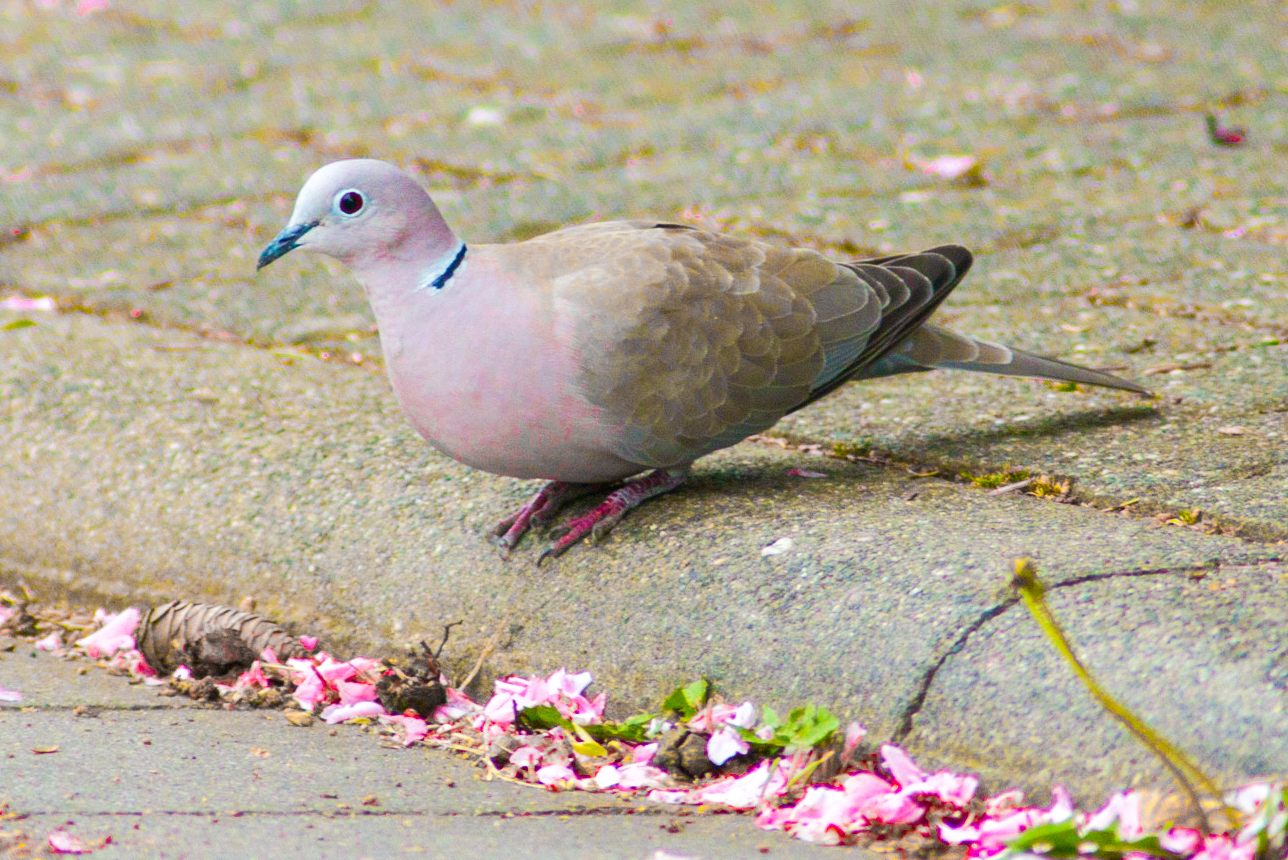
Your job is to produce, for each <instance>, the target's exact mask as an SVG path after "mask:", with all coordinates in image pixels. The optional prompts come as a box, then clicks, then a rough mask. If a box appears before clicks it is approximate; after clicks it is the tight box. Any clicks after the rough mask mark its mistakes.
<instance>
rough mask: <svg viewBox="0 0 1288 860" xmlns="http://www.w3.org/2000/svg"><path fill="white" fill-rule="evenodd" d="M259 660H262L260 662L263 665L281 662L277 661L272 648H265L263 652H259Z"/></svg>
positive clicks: (275, 653)
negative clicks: (263, 663)
mask: <svg viewBox="0 0 1288 860" xmlns="http://www.w3.org/2000/svg"><path fill="white" fill-rule="evenodd" d="M259 659H260V660H262V661H263V662H265V663H280V662H282V661H281V660H278V659H277V652H276V651H274V650H273V649H272V648H265V649H264V650H263V651H260V652H259Z"/></svg>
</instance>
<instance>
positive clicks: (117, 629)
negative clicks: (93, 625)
mask: <svg viewBox="0 0 1288 860" xmlns="http://www.w3.org/2000/svg"><path fill="white" fill-rule="evenodd" d="M140 617H141V616H140V614H139V610H137V609H135V608H134V607H133V606H131V607H130V608H129V609H126V610H124V611H122V612H119V613H117V614H116V615H105V616H104V619H105V623H104V624H103V627H102V629H100V630H98V631H97V632H95V633H91V634H90V635H88V636H86V637H85V638H84V639H77V640H76V645H77V646H78V647H80V648H84V649H85V651H86V652H87V653H88V654H89V656H91V657H98V656H99V655H100V654H105V655H111V654H114V653H116V652H117V651H120V650H122V649H125V650H129V649H131V648H133V647H134V629H135V628H136V627H138V626H139V618H140Z"/></svg>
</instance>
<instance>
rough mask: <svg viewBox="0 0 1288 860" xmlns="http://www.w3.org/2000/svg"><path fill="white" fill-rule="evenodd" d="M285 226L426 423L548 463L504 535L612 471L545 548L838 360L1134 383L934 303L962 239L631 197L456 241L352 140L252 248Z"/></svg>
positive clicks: (766, 417) (665, 486)
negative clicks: (777, 242) (749, 228)
mask: <svg viewBox="0 0 1288 860" xmlns="http://www.w3.org/2000/svg"><path fill="white" fill-rule="evenodd" d="M294 248H304V249H308V250H313V251H320V252H322V253H324V254H328V255H330V256H332V257H334V258H336V259H337V260H339V261H340V262H342V263H344V264H346V265H347V266H348V267H349V268H350V269H352V270H353V273H354V275H356V276H357V279H358V280H359V281H360V282H361V283H362V285H363V287H364V288H365V289H366V292H367V298H368V299H369V300H370V302H371V306H372V309H373V310H374V311H375V315H376V321H377V323H378V325H379V329H380V340H381V345H382V348H383V350H384V357H385V367H386V370H387V372H388V374H389V379H390V381H391V383H392V384H393V389H394V393H395V395H396V396H397V398H398V402H399V404H400V405H401V406H402V409H403V411H404V412H406V414H407V417H408V418H409V419H410V420H411V422H412V424H413V425H415V427H416V429H417V430H418V431H419V432H420V434H421V435H422V436H424V437H425V439H426V440H427V441H428V442H429V443H430V444H431V445H433V446H434V447H435V448H437V449H438V450H439V451H441V452H443V453H444V454H446V455H448V456H449V457H452V458H453V459H456V460H459V461H460V462H462V463H465V464H466V465H468V466H471V467H473V468H476V469H481V470H483V471H486V472H493V473H496V474H500V475H510V476H513V477H516V478H543V479H545V480H547V481H549V482H550V483H548V484H547V485H545V486H544V487H543V488H542V489H541V490H540V492H538V493H537V494H536V495H535V496H534V497H533V498H532V499H531V501H529V502H528V503H527V504H526V505H524V506H523V507H522V508H520V509H519V510H518V511H516V512H515V513H514V514H513V515H512V516H510V517H507V518H506V519H505V520H503V521H502V522H501V523H500V524H499V525H498V526H497V529H496V535H497V537H498V538H499V542H500V543H501V545H502V546H503V547H505V548H506V549H507V550H509V549H513V548H514V547H515V546H516V545H517V544H518V543H519V541H520V539H521V538H522V537H523V535H524V533H525V532H527V531H528V529H529V528H530V527H532V526H537V525H545V524H548V523H550V522H551V521H552V520H553V518H554V515H555V514H556V512H557V511H558V510H559V508H560V506H561V505H563V504H564V503H565V502H567V501H569V500H570V499H573V498H576V497H578V496H581V495H584V494H587V493H591V492H595V491H598V490H604V491H610V492H609V493H608V495H607V497H606V498H605V500H604V501H603V503H602V504H600V505H599V506H598V507H596V508H594V509H593V510H591V511H590V512H589V513H587V514H585V515H583V516H579V517H575V518H573V519H570V520H568V521H567V522H566V523H564V524H563V525H562V526H560V530H561V532H562V535H561V536H560V537H559V538H558V539H557V540H556V541H555V542H554V543H553V544H551V545H550V547H549V548H548V549H547V550H546V551H545V553H543V554H542V556H541V558H545V557H546V556H548V555H551V554H554V555H558V554H560V553H562V552H563V551H564V550H565V549H567V548H568V547H569V546H571V545H572V544H574V543H576V542H577V541H578V540H580V539H581V538H583V537H585V536H586V535H587V534H593V535H594V536H595V537H599V536H602V535H603V534H604V533H606V532H607V531H609V530H610V529H611V528H612V527H613V526H614V525H616V524H617V522H618V521H619V520H621V518H622V516H624V515H625V514H626V512H627V511H629V510H630V509H632V508H634V507H636V506H637V505H639V504H640V503H641V502H643V501H644V500H646V499H649V498H651V497H653V496H656V495H659V494H661V493H665V492H667V491H669V490H673V489H675V488H676V487H678V486H679V485H680V484H681V483H683V482H684V480H685V478H686V476H687V475H688V472H689V468H690V466H691V465H692V464H693V461H694V460H696V459H698V458H699V457H701V456H703V455H704V454H709V453H711V452H712V451H716V450H719V449H720V448H725V447H728V446H730V445H733V444H735V443H737V442H738V441H740V440H742V439H744V438H746V437H747V436H750V435H752V434H753V433H759V432H761V431H763V430H766V429H768V428H770V427H772V426H773V425H774V423H775V422H776V421H778V419H780V418H782V417H783V416H784V415H787V414H789V413H791V412H794V411H796V410H797V409H801V408H803V407H805V406H808V405H809V404H810V403H813V402H814V401H815V400H818V399H819V398H821V397H824V396H826V395H827V394H830V393H831V392H832V391H834V390H836V389H837V388H839V387H840V386H841V385H843V384H844V383H846V382H849V381H851V380H856V379H872V378H875V377H881V376H889V375H892V374H898V373H909V372H915V371H923V370H929V369H931V368H936V367H945V368H954V369H959V370H976V371H983V372H986V373H998V374H1006V375H1011V376H1030V377H1042V378H1046V379H1057V380H1066V381H1070V382H1078V383H1086V384H1088V385H1101V386H1106V387H1108V388H1119V389H1123V390H1125V391H1135V392H1141V393H1148V392H1146V391H1145V389H1143V388H1141V387H1140V386H1138V385H1135V384H1133V383H1130V382H1126V381H1124V380H1121V379H1118V378H1117V377H1114V376H1110V375H1109V374H1107V373H1101V372H1099V371H1095V370H1090V369H1087V368H1083V367H1078V366H1076V365H1073V364H1067V363H1065V362H1062V361H1057V360H1055V359H1051V358H1041V357H1039V356H1036V355H1032V354H1030V353H1026V352H1022V351H1020V350H1018V349H1012V348H1010V347H1006V346H1002V345H1001V344H997V343H991V342H989V341H983V340H977V339H974V338H971V337H966V336H964V335H959V334H955V333H953V332H950V331H947V330H945V329H942V328H939V327H937V326H932V325H930V324H928V323H927V322H926V319H927V318H928V317H929V316H930V315H931V313H933V312H934V310H935V308H937V307H938V306H939V304H940V302H942V301H943V300H944V299H945V298H946V297H947V296H948V294H949V292H951V291H952V289H953V288H954V287H955V286H957V284H958V283H959V282H960V281H961V279H962V277H963V276H964V275H965V274H966V271H967V270H968V269H969V268H970V265H971V253H970V252H969V251H968V250H966V249H965V248H962V247H960V246H958V245H945V246H942V247H938V248H932V249H930V250H928V251H923V252H921V253H919V254H906V255H894V256H888V257H879V258H873V259H864V260H854V261H848V262H835V261H833V260H829V259H828V258H826V257H824V256H823V255H822V254H819V253H818V252H816V251H812V250H808V249H805V248H780V247H776V246H774V245H769V244H766V243H764V242H758V241H755V240H753V239H740V238H736V237H733V236H726V235H720V234H717V233H711V232H708V231H706V230H703V229H700V228H697V227H692V226H687V225H684V224H673V223H669V222H664V221H654V220H647V219H633V220H628V221H605V222H599V223H590V224H580V225H576V226H572V227H565V228H563V229H561V230H556V231H554V232H552V233H547V234H545V235H542V236H537V237H536V238H533V239H528V240H526V241H523V242H513V243H509V244H501V245H472V246H469V247H468V248H467V246H466V245H465V243H464V242H463V241H461V240H460V239H458V238H457V237H456V235H455V234H454V233H453V232H452V230H451V228H450V227H448V226H447V223H446V222H445V221H444V220H443V217H442V215H440V214H439V211H438V208H437V207H436V206H435V205H434V202H433V201H432V200H431V199H430V197H429V195H428V194H426V193H425V191H424V190H423V189H422V188H421V187H420V185H419V184H417V182H416V180H415V179H414V178H413V177H411V176H410V175H408V174H407V173H405V172H403V171H402V170H400V169H399V168H397V167H395V166H393V165H391V164H387V163H385V162H381V161H375V160H370V159H357V160H351V161H338V162H335V163H333V164H328V165H326V166H325V167H322V168H321V169H319V170H318V171H317V172H315V173H314V174H313V175H312V176H311V177H309V179H308V181H307V182H305V184H304V187H303V188H302V189H301V190H300V193H299V197H298V198H297V199H296V201H295V210H294V212H292V214H291V220H290V223H289V224H287V226H286V228H285V229H283V230H282V232H281V233H280V234H278V236H277V238H275V239H274V240H273V241H272V242H271V243H270V244H269V245H268V247H266V248H265V249H264V252H263V254H261V255H260V258H259V266H258V268H261V269H262V268H263V267H264V266H267V265H268V264H269V263H271V262H273V261H274V260H276V259H277V258H279V257H281V256H282V255H284V254H286V253H287V252H288V251H291V250H292V249H294ZM642 472H648V474H647V475H645V476H644V477H642V478H638V479H636V480H634V481H630V482H628V483H626V484H624V485H621V486H619V487H617V488H616V489H614V487H615V486H616V485H618V484H619V483H620V482H621V481H622V480H623V479H626V478H630V477H632V476H634V475H638V474H640V473H642Z"/></svg>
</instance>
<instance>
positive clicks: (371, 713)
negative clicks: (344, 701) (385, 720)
mask: <svg viewBox="0 0 1288 860" xmlns="http://www.w3.org/2000/svg"><path fill="white" fill-rule="evenodd" d="M387 716H389V713H388V711H386V710H385V709H384V708H382V707H381V706H380V704H379V703H378V702H358V703H357V704H354V705H327V706H326V707H325V708H323V709H322V719H324V720H326V721H327V723H330V724H331V725H334V724H336V723H343V722H344V721H346V720H352V719H355V718H357V717H387Z"/></svg>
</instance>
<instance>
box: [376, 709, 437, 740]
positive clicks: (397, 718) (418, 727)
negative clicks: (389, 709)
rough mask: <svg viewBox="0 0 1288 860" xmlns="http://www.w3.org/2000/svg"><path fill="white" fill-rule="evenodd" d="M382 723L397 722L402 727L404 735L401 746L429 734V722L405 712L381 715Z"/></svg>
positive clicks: (422, 738)
mask: <svg viewBox="0 0 1288 860" xmlns="http://www.w3.org/2000/svg"><path fill="white" fill-rule="evenodd" d="M380 722H382V723H398V724H399V725H401V726H402V727H403V731H404V732H405V735H404V737H403V746H405V747H409V746H411V745H412V744H414V743H416V742H417V741H420V740H424V739H425V735H427V734H429V724H428V723H426V722H425V721H424V720H422V719H420V718H419V717H409V716H407V715H405V714H396V715H393V716H388V717H381V718H380Z"/></svg>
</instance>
